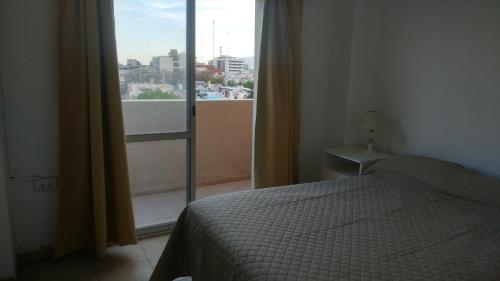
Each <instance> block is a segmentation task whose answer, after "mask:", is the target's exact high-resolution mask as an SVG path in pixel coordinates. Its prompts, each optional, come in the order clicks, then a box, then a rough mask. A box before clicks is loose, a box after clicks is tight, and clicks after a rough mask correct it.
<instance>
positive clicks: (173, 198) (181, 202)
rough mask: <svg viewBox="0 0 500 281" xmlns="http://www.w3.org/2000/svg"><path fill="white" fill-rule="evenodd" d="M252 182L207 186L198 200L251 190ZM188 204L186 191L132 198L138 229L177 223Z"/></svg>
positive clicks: (198, 192)
mask: <svg viewBox="0 0 500 281" xmlns="http://www.w3.org/2000/svg"><path fill="white" fill-rule="evenodd" d="M250 185H251V184H250V180H244V181H237V182H229V183H223V184H216V185H207V186H201V187H198V188H197V191H196V198H205V197H208V196H212V195H217V194H222V193H227V192H234V191H242V190H248V189H250ZM185 202H186V191H185V190H184V189H178V190H174V191H170V192H164V193H154V194H147V195H142V196H135V197H133V198H132V203H133V205H134V216H135V226H136V227H137V228H142V227H147V226H152V225H157V224H162V223H168V222H172V221H175V220H176V219H177V217H178V216H179V214H180V213H181V211H182V209H183V208H184V206H185Z"/></svg>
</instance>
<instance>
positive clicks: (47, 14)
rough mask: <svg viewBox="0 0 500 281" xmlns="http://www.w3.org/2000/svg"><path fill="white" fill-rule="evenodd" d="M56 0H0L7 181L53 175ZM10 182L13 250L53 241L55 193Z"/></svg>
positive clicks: (33, 248) (28, 249)
mask: <svg viewBox="0 0 500 281" xmlns="http://www.w3.org/2000/svg"><path fill="white" fill-rule="evenodd" d="M55 7H56V1H55V0H44V1H40V0H21V1H20V0H2V1H0V26H1V29H0V42H1V49H0V61H1V62H2V64H1V66H0V67H1V68H0V71H1V73H2V76H3V77H2V78H3V90H4V98H5V100H4V102H5V105H6V106H5V111H6V112H5V114H6V130H7V142H8V147H9V151H8V159H9V164H10V171H9V174H10V176H11V177H25V176H33V175H41V176H54V175H56V173H57V117H56V112H57V110H56V107H57V102H56V98H57V97H56V81H55V77H54V73H55V53H54V52H55V45H54V44H55V31H56V8H55ZM32 185H33V183H32V182H30V181H27V182H23V181H21V182H11V184H10V190H9V195H10V206H11V215H12V225H13V234H14V237H15V245H16V251H17V252H26V251H30V250H35V249H38V248H40V247H41V246H45V245H50V244H52V242H53V237H54V226H55V209H56V195H55V192H44V193H34V192H33V188H32Z"/></svg>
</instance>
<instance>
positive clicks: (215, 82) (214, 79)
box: [211, 77, 224, 84]
mask: <svg viewBox="0 0 500 281" xmlns="http://www.w3.org/2000/svg"><path fill="white" fill-rule="evenodd" d="M211 82H212V84H224V80H222V79H221V78H215V77H214V78H212V80H211Z"/></svg>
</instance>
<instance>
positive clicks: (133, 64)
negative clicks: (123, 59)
mask: <svg viewBox="0 0 500 281" xmlns="http://www.w3.org/2000/svg"><path fill="white" fill-rule="evenodd" d="M140 65H141V62H140V61H138V60H136V59H127V66H129V67H137V66H140Z"/></svg>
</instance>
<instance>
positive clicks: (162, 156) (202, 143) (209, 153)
mask: <svg viewBox="0 0 500 281" xmlns="http://www.w3.org/2000/svg"><path fill="white" fill-rule="evenodd" d="M122 106H123V116H124V124H125V133H126V134H145V133H160V132H161V133H164V132H178V131H184V130H185V129H186V107H185V106H186V105H185V101H183V100H130V101H123V102H122ZM196 106H197V116H196V122H197V128H196V181H197V187H196V197H197V198H203V197H207V196H211V195H216V194H221V193H226V192H233V191H241V190H248V189H250V173H251V158H252V120H253V118H252V116H253V100H206V101H205V100H201V101H197V102H196ZM186 147H187V143H186V141H185V140H167V141H158V142H141V143H128V144H127V155H128V165H129V175H130V185H131V193H132V201H133V205H134V215H135V220H136V227H137V228H142V227H148V226H152V225H157V224H162V223H166V222H171V221H174V220H176V219H177V216H178V215H179V212H180V210H181V209H182V208H183V206H184V205H185V201H186V197H185V193H186V191H185V190H186V189H185V181H186V180H185V179H186Z"/></svg>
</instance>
